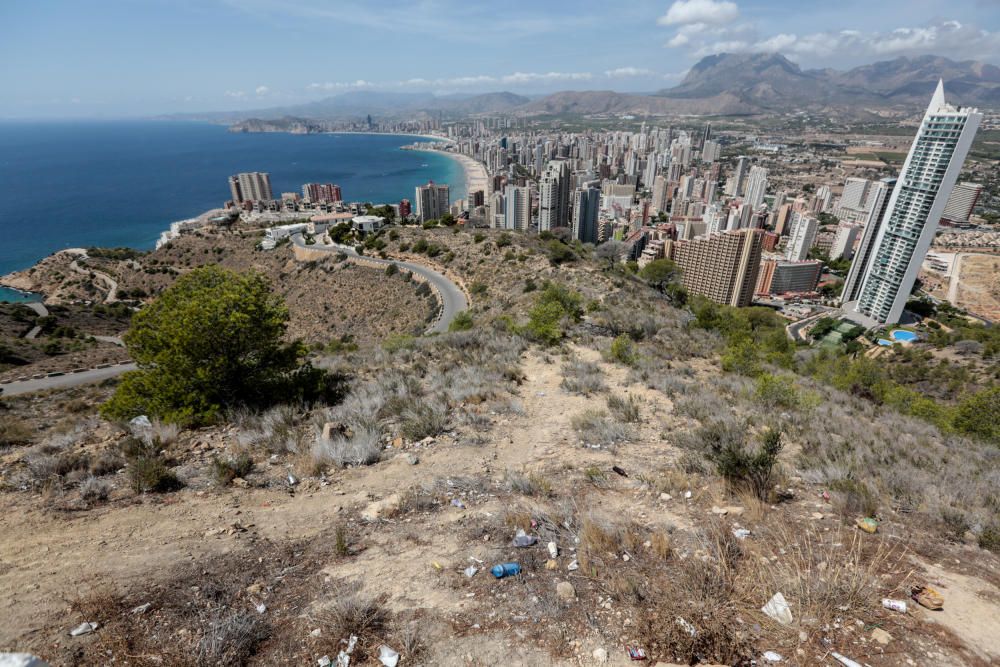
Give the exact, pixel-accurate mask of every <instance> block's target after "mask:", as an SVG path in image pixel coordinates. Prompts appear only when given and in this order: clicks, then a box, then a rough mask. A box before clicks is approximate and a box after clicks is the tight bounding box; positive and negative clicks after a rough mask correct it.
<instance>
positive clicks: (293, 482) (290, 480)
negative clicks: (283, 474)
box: [288, 473, 299, 486]
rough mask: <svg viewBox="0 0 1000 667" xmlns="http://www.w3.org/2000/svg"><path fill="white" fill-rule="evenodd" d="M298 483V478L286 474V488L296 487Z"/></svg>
mask: <svg viewBox="0 0 1000 667" xmlns="http://www.w3.org/2000/svg"><path fill="white" fill-rule="evenodd" d="M298 483H299V478H298V477H296V476H295V475H293V474H292V473H288V486H296V485H297V484H298Z"/></svg>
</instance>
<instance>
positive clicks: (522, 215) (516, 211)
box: [503, 185, 531, 232]
mask: <svg viewBox="0 0 1000 667" xmlns="http://www.w3.org/2000/svg"><path fill="white" fill-rule="evenodd" d="M530 226H531V190H530V189H529V188H527V187H522V186H518V185H508V186H507V188H506V189H505V190H504V218H503V227H504V229H512V230H514V231H518V232H523V231H525V230H527V229H528V228H529V227H530Z"/></svg>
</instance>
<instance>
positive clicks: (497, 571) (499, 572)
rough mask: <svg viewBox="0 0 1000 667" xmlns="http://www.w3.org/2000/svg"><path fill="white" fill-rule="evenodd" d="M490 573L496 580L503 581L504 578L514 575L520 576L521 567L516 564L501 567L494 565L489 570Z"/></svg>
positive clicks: (504, 564) (505, 564)
mask: <svg viewBox="0 0 1000 667" xmlns="http://www.w3.org/2000/svg"><path fill="white" fill-rule="evenodd" d="M490 573H491V574H492V575H493V576H494V577H496V578H497V579H503V578H504V577H513V576H515V575H518V574H521V566H520V565H518V564H517V563H503V564H502V565H494V566H493V567H492V568H491V569H490Z"/></svg>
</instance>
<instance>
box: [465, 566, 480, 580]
mask: <svg viewBox="0 0 1000 667" xmlns="http://www.w3.org/2000/svg"><path fill="white" fill-rule="evenodd" d="M476 572H479V568H478V567H476V566H475V565H470V566H469V567H467V568H465V576H467V577H469V578H470V579H471V578H472V577H474V576H476Z"/></svg>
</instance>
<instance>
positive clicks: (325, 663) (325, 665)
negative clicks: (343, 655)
mask: <svg viewBox="0 0 1000 667" xmlns="http://www.w3.org/2000/svg"><path fill="white" fill-rule="evenodd" d="M316 664H317V665H319V667H330V665H332V664H333V661H332V660H330V656H328V655H324V656H323V657H322V658H320V659H319V660H317V661H316Z"/></svg>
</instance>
